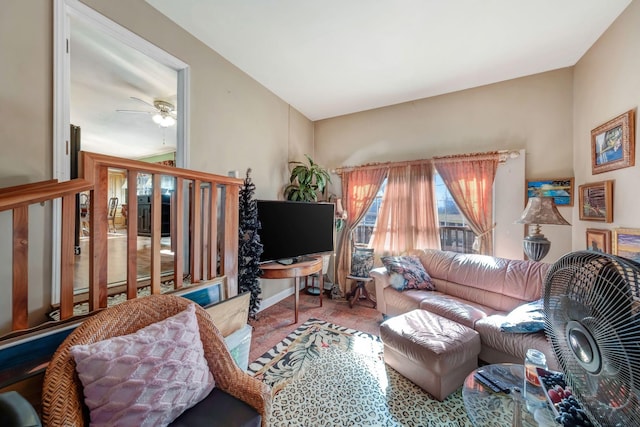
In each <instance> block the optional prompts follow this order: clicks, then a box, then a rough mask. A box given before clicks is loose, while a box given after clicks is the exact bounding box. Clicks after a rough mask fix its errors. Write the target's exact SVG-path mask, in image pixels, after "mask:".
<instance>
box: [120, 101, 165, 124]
mask: <svg viewBox="0 0 640 427" xmlns="http://www.w3.org/2000/svg"><path fill="white" fill-rule="evenodd" d="M131 99H133V100H135V101H138V102H142V103H143V104H144V105H146V106H148V107H151V108H153V111H144V110H116V111H117V112H118V113H141V114H153V116H151V119H152V120H153V122H154V123H156V124H157V125H159V126H160V127H163V128H166V127H169V126H173V125H175V124H176V109H175V107H174V106H173V104H171V103H170V102H167V101H162V100H160V99H156V100H155V101H153V104H151V103H149V102H147V101H144V100H142V99H140V98H136V97H135V96H132V97H131Z"/></svg>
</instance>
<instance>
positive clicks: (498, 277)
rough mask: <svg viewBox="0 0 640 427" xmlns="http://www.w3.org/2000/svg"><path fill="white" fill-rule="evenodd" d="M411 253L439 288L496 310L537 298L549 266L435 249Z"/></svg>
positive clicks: (540, 292) (509, 308)
mask: <svg viewBox="0 0 640 427" xmlns="http://www.w3.org/2000/svg"><path fill="white" fill-rule="evenodd" d="M410 253H411V254H413V255H416V256H418V257H419V258H420V261H421V262H422V264H423V265H424V267H425V269H426V270H427V272H428V273H429V275H430V276H431V278H432V279H433V281H434V283H435V285H436V289H437V290H438V291H440V292H443V293H445V294H448V295H453V296H456V297H458V298H462V299H465V300H468V301H473V302H476V303H478V304H482V305H485V306H487V307H491V308H493V309H495V310H499V311H511V310H513V309H514V308H515V307H517V306H518V305H520V304H522V303H523V302H528V301H534V300H536V299H538V298H540V297H541V296H542V291H543V286H544V278H545V276H546V274H547V271H548V270H549V268H550V267H551V265H550V264H545V263H541V262H535V261H522V260H509V259H504V258H497V257H492V256H487V255H474V254H459V253H455V252H447V251H439V250H435V249H425V250H414V251H411V252H410Z"/></svg>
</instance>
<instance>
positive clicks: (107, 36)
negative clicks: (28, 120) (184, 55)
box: [52, 0, 189, 304]
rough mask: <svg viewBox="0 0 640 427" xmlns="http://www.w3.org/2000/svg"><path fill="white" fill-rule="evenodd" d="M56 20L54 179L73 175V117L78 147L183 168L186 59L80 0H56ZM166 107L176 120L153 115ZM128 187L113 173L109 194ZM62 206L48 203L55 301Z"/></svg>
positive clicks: (119, 219) (118, 220) (119, 212)
mask: <svg viewBox="0 0 640 427" xmlns="http://www.w3.org/2000/svg"><path fill="white" fill-rule="evenodd" d="M54 21H55V22H54V147H53V148H54V149H53V153H54V155H53V162H54V167H53V170H54V176H53V177H54V178H56V179H58V180H59V181H66V180H68V179H70V178H71V170H70V164H71V162H70V158H69V157H70V151H71V150H69V146H68V144H69V141H70V131H69V129H70V123H71V121H72V120H73V123H74V124H78V125H80V126H81V127H82V129H83V133H82V134H83V141H82V143H81V144H82V149H83V150H86V151H94V152H98V153H101V154H108V155H117V156H118V157H128V158H133V159H137V160H144V159H146V158H152V157H153V158H155V157H157V156H158V155H160V156H167V155H168V156H170V157H171V158H172V159H173V161H174V162H175V165H176V166H179V167H183V168H187V167H188V151H189V150H188V147H189V143H188V142H189V141H188V134H187V129H188V114H187V111H186V108H187V105H188V99H187V98H188V86H189V67H188V65H187V64H185V63H184V62H182V61H180V60H179V59H177V58H175V57H173V56H172V55H170V54H168V53H167V52H165V51H163V50H162V49H160V48H158V47H157V46H155V45H152V44H151V43H149V42H148V41H146V40H144V39H142V38H141V37H139V36H137V35H136V34H134V33H132V32H130V31H129V30H127V29H125V28H124V27H122V26H120V25H118V24H117V23H115V22H113V21H111V20H110V19H108V18H106V17H104V16H102V15H101V14H99V13H97V12H96V11H94V10H93V9H91V8H89V7H88V6H86V5H84V4H83V3H81V2H80V1H78V0H55V3H54ZM168 106H171V108H169V107H168ZM166 108H169V110H166ZM118 110H123V111H122V112H121V111H118ZM156 110H157V111H156ZM167 112H168V114H172V118H174V119H175V122H167V121H164V120H157V121H156V117H155V116H156V115H159V116H161V117H162V118H164V117H165V116H166V114H167ZM160 113H162V115H161V114H160ZM111 178H113V179H111ZM116 181H117V182H116ZM125 185H126V182H123V178H122V177H119V176H118V173H117V171H115V172H114V173H113V174H110V189H109V192H110V193H114V194H116V193H118V194H122V192H123V190H122V189H123V187H124V186H125ZM125 188H126V187H125ZM125 193H126V192H125ZM114 197H117V195H115V196H114ZM119 199H120V205H119V207H118V208H117V209H116V218H115V220H114V228H116V227H115V225H118V224H120V225H122V223H123V215H122V200H124V199H122V198H119ZM59 205H60V204H59V203H54V206H53V216H54V218H53V223H54V229H53V236H52V254H53V264H52V265H53V269H54V271H53V283H52V303H54V304H56V303H57V302H58V301H59V294H58V289H59V283H60V279H59V278H60V272H59V271H58V268H59V265H60V262H59V259H60V244H59V242H60V238H61V236H60V233H61V230H60V229H59V226H56V225H55V224H60V221H59V219H58V218H59V215H60V206H59ZM125 212H126V208H125ZM125 215H126V213H125ZM113 234H117V230H116V233H113Z"/></svg>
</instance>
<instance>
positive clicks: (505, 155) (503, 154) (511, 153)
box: [331, 150, 520, 175]
mask: <svg viewBox="0 0 640 427" xmlns="http://www.w3.org/2000/svg"><path fill="white" fill-rule="evenodd" d="M492 153H495V151H490V152H486V153H472V154H454V155H451V156H444V157H435V158H436V159H440V160H447V159H451V160H452V161H455V160H459V159H460V158H467V157H480V156H483V155H491V154H492ZM497 153H498V155H499V159H498V162H499V163H501V164H502V163H505V162H506V161H507V160H509V159H515V158H518V157H519V156H520V151H517V150H498V151H497ZM432 162H433V158H431V159H420V160H405V161H402V162H378V163H366V164H364V165H360V166H342V167H338V168H335V169H333V170H331V172H332V173H335V174H338V175H341V174H342V173H343V172H351V171H353V170H356V169H357V170H369V169H379V168H391V167H397V166H408V165H421V164H425V163H432Z"/></svg>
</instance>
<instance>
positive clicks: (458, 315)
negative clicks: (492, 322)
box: [419, 293, 496, 328]
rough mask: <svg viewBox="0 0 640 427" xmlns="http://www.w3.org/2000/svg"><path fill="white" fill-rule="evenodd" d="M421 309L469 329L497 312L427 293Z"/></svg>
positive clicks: (457, 299)
mask: <svg viewBox="0 0 640 427" xmlns="http://www.w3.org/2000/svg"><path fill="white" fill-rule="evenodd" d="M419 306H420V308H421V309H423V310H427V311H430V312H431V313H435V314H438V315H440V316H442V317H446V318H447V319H450V320H453V321H456V322H458V323H460V324H462V325H465V326H467V327H469V328H473V327H474V325H475V324H476V322H477V321H478V320H480V319H483V318H485V317H487V316H488V315H490V314H493V313H495V312H496V311H495V310H494V309H492V308H490V307H486V306H483V305H480V304H476V303H473V302H471V301H466V300H463V299H460V298H456V297H452V296H450V295H445V294H438V295H432V294H431V293H427V294H426V295H425V296H424V298H423V299H422V300H421V301H420V304H419Z"/></svg>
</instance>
